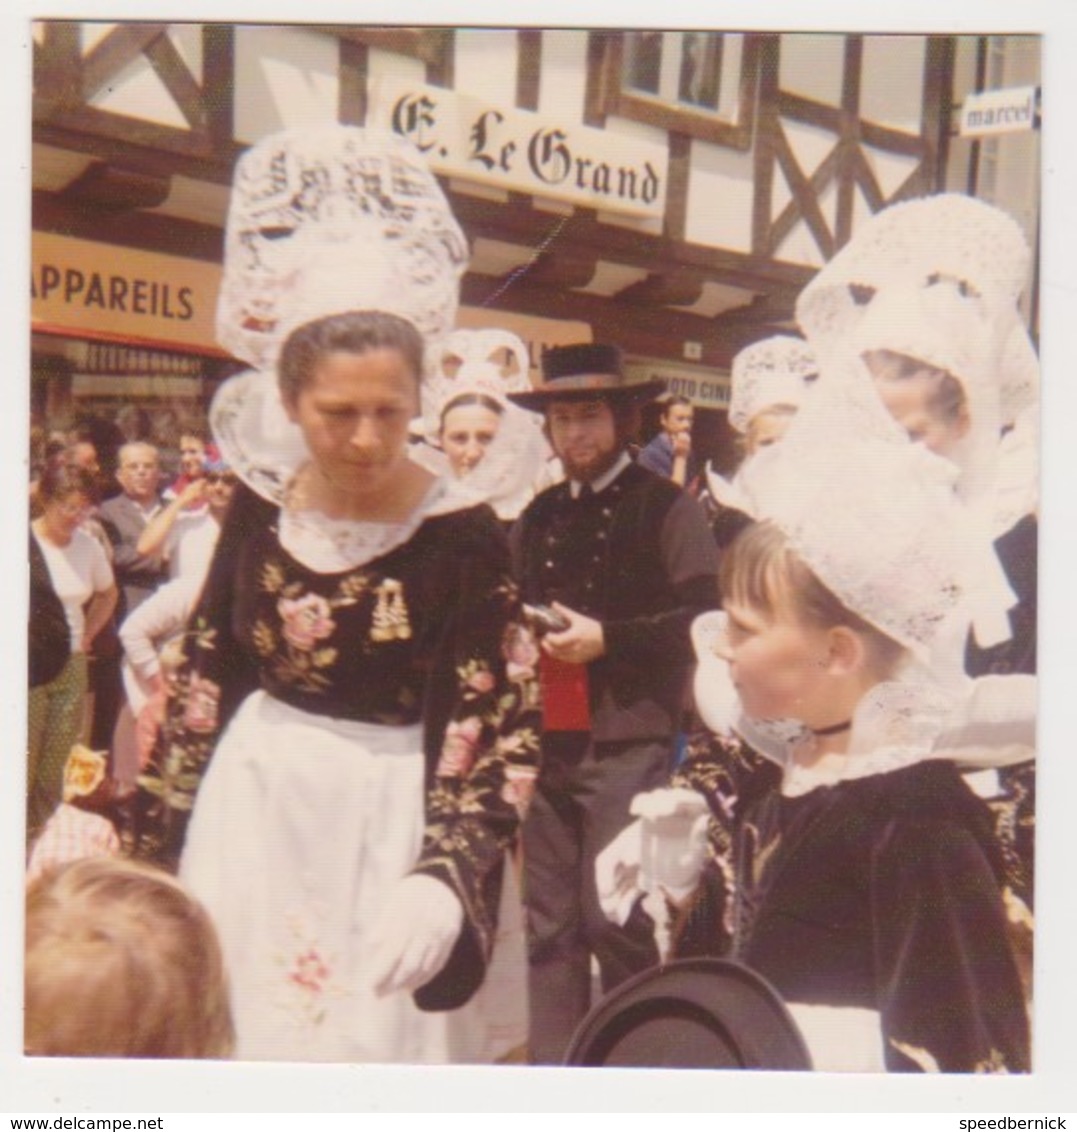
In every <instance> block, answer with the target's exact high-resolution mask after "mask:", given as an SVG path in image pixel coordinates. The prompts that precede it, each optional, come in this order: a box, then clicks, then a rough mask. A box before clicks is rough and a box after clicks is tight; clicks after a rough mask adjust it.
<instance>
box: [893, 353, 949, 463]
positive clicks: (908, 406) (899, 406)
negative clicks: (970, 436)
mask: <svg viewBox="0 0 1077 1132" xmlns="http://www.w3.org/2000/svg"><path fill="white" fill-rule="evenodd" d="M875 388H876V389H877V390H878V393H879V397H880V398H881V399H882V403H883V404H884V405H885V406H886V409H887V411H888V412H889V413H890V415H891V416H892V417H893V418H894V420H895V421H897V423H898V424H899V425H901V427H902V428H903V429H904V430H905V431H906V432H907V433H908V434H909V439H910V440H912V441H914V442H916V443H920V444H923V445H924V447H925V448H927V449H928V450H929V451H931V452H934V453H935V455H936V456H949V455H950V454H951V453H952V452H953V451H954V448H955V446H956V445H957V442H958V441H959V440H960V439H961V438H962V437H963V436H964V435H965V433H966V432H967V431H968V424H967V417H961V418H958V419H957V420H945V419H944V418H943V417H941V416H940V415H939V414H938V413H937V412H934V411H933V410H932V406H931V396H932V392H933V388H932V378H931V376H930V374H929V373H928V371H923V372H922V373H920V374H916V375H915V376H913V377H905V378H898V379H895V378H890V377H881V378H879V377H877V378H876V379H875Z"/></svg>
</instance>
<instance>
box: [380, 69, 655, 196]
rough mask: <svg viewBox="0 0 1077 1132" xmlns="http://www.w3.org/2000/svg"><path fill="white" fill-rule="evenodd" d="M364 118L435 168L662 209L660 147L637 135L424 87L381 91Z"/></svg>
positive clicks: (514, 186)
mask: <svg viewBox="0 0 1077 1132" xmlns="http://www.w3.org/2000/svg"><path fill="white" fill-rule="evenodd" d="M370 116H371V118H372V120H373V123H374V124H377V125H380V126H381V127H382V128H384V129H389V130H393V131H394V132H395V133H398V134H401V135H402V136H403V137H406V138H407V139H408V140H409V141H410V142H411V143H412V144H413V145H415V146H416V148H417V149H419V151H420V152H421V153H423V154H424V155H425V156H426V158H427V160H428V161H429V162H430V164H431V166H432V167H433V168H434V169H435V170H437V172H439V173H443V174H448V175H451V176H456V177H461V178H465V179H470V180H476V181H482V182H484V183H487V184H493V185H497V186H498V187H500V188H503V189H511V190H514V191H517V192H526V193H534V194H537V195H540V196H547V197H555V198H558V199H562V200H569V201H572V202H574V203H577V204H583V205H586V206H589V207H592V208H602V209H606V210H609V211H617V212H628V213H631V214H634V215H637V216H661V215H662V213H663V210H664V207H665V195H666V166H667V161H668V154H667V151H666V149H665V147H664V146H660V145H656V144H654V143H651V142H644V141H642V140H640V139H639V138H629V137H626V136H624V135H618V134H616V133H614V132H613V131H610V130H599V129H595V128H594V127H591V126H584V125H574V126H569V125H564V124H561V123H550V122H548V121H544V120H543V119H541V118H540V117H539V116H538V115H537V114H535V113H533V112H531V111H527V110H520V109H517V108H515V107H492V106H490V105H488V104H486V103H483V102H480V101H479V100H478V99H475V98H470V97H468V96H466V95H461V94H457V93H456V92H454V91H449V90H444V89H441V88H438V87H428V86H422V87H414V86H412V87H407V86H395V87H391V88H390V87H386V88H383V89H382V90H381V91H380V92H379V94H378V96H377V98H376V100H375V105H374V106H373V107H372V108H371V115H370Z"/></svg>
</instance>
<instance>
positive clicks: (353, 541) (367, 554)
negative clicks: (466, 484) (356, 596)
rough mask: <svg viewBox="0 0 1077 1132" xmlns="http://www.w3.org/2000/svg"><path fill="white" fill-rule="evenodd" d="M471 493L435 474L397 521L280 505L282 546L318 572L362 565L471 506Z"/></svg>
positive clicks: (336, 571) (285, 503)
mask: <svg viewBox="0 0 1077 1132" xmlns="http://www.w3.org/2000/svg"><path fill="white" fill-rule="evenodd" d="M475 504H476V500H475V497H474V496H473V495H471V494H470V493H468V492H466V491H464V490H462V489H460V488H459V487H458V486H457V485H456V483H455V482H454V481H453V480H452V479H451V478H449V477H447V476H443V477H439V478H438V479H436V480H434V482H433V483H432V484H431V485H430V488H429V490H428V491H427V493H426V495H425V496H424V497H423V499H422V501H421V502H420V504H419V505H418V506H417V507H416V508H415V509H414V510H413V511H412V512H411V514H410V515H408V517H407V518H406V519H405V520H404V521H403V522H398V523H386V522H372V521H369V520H356V519H332V518H330V517H329V516H328V515H325V514H324V513H323V512H321V511H316V510H311V509H297V508H292V507H289V506H288V504H287V501H285V502H284V503H282V505H281V509H280V528H279V532H280V542H281V546H283V547H284V549H285V550H286V551H287V552H288V553H289V554H290V555H291V556H292V557H293V558H295V559H296V560H297V561H299V562H301V563H302V564H303V565H304V566H306V567H307V568H308V569H310V570H315V571H317V572H318V573H320V574H334V573H339V572H341V571H344V570H354V569H356V568H357V567H360V566H365V565H366V564H367V563H368V562H372V561H373V560H374V559H375V558H380V557H381V556H382V555H384V554H388V553H389V552H390V551H391V550H395V549H396V548H397V547H398V546H402V545H403V544H404V543H406V542H407V541H408V540H409V539H410V538H411V536H412V535H413V534H414V533H415V532H416V531H417V530H418V529H419V527H420V526H421V525H422V523H423V522H424V521H425V520H426V519H428V518H430V517H431V516H434V515H445V514H449V513H450V512H453V511H462V510H464V509H465V508H468V507H474V506H475Z"/></svg>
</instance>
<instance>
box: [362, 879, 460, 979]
mask: <svg viewBox="0 0 1077 1132" xmlns="http://www.w3.org/2000/svg"><path fill="white" fill-rule="evenodd" d="M463 923H464V909H463V907H462V906H461V904H460V901H459V900H458V899H457V897H456V894H455V893H454V892H453V891H452V889H450V888H449V886H448V885H447V884H442V882H441V881H439V880H435V879H434V878H433V877H428V876H423V875H422V874H419V873H416V874H413V875H410V876H406V877H404V879H403V880H401V881H399V882H398V883H397V885H396V886H395V887H394V889H393V891H392V892H391V894H390V896H389V899H388V900H387V901H386V902H385V905H384V906H383V907H382V910H381V913H380V914H379V916H378V918H377V920H376V921H375V923H374V926H373V928H372V929H371V933H370V982H371V984H372V985H373V987H374V990H375V991H376V992H377V993H378V994H379V995H387V994H391V993H392V992H393V991H400V990H406V991H413V990H416V989H418V988H419V987H421V986H424V985H425V984H426V983H428V982H430V980H431V979H432V978H433V977H434V976H435V975H436V974H437V973H438V972H439V971H440V970H441V969H442V967H444V966H445V964H446V962H447V961H448V958H449V955H450V954H451V953H452V949H453V945H454V944H455V943H456V941H457V939H458V938H459V935H460V929H461V928H462V927H463Z"/></svg>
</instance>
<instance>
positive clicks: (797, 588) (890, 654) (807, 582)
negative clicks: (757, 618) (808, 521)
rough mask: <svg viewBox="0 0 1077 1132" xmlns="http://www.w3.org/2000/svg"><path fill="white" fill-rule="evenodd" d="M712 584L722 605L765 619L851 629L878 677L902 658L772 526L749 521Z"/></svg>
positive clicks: (901, 650) (901, 649)
mask: <svg viewBox="0 0 1077 1132" xmlns="http://www.w3.org/2000/svg"><path fill="white" fill-rule="evenodd" d="M718 580H719V587H720V591H721V594H722V600H723V602H725V603H727V604H731V605H740V606H744V607H746V608H748V609H751V610H754V611H758V612H759V613H761V614H762V615H763V616H764V617H765V618H767V619H768V620H776V619H778V618H779V617H782V616H787V617H791V618H792V619H794V620H796V621H798V622H799V623H800V624H803V625H809V626H812V627H813V628H817V629H832V628H836V627H838V626H844V627H845V628H847V629H851V630H852V631H853V632H855V633H856V634H857V636H858V637H860V639H861V640H862V641H863V643H864V645H865V648H866V650H867V654H868V662H869V664H870V665H871V668H872V671H873V672H874V673H875V674H876V675H877V676H879V677H880V678H885V677H888V676H890V675H891V674H892V673H893V672H894V670H895V669H896V668H897V667H898V666H899V665H900V664H901V663H902V661H903V660H904V659H905V657H906V650H905V648H904V646H903V645H901V644H900V643H899V642H898V641H895V640H894V639H893V638H892V637H888V636H887V635H886V634H885V633H883V632H882V630H880V629H877V628H876V627H875V626H874V625H872V624H871V623H870V622H869V621H865V620H864V618H863V617H861V616H860V615H859V614H857V613H854V612H853V611H852V610H851V609H849V608H848V607H847V606H845V605H843V604H842V603H841V601H839V600H838V598H837V597H836V596H835V595H834V594H833V592H832V591H831V590H829V589H828V588H827V587H826V586H825V585H823V583H822V582H821V581H820V580H819V578H818V577H817V576H816V575H815V573H814V572H813V571H812V570H811V569H810V568H809V567H808V566H807V565H805V563H804V562H803V561H802V560H801V559H800V557H799V556H798V555H797V553H796V552H795V551H794V550H793V548H792V547H791V546H790V545H789V539H788V537H787V536H786V534H785V532H784V531H782V529H781V528H780V527H777V526H775V525H774V524H773V523H767V522H759V523H752V524H751V526H749V527H746V528H745V529H744V530H743V531H741V532H740V534H739V535H737V537H736V538H735V539H734V540H733V542H732V544H731V545H730V546H729V549H728V550H727V551H726V553H725V554H723V556H722V561H721V565H720V568H719V575H718Z"/></svg>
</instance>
